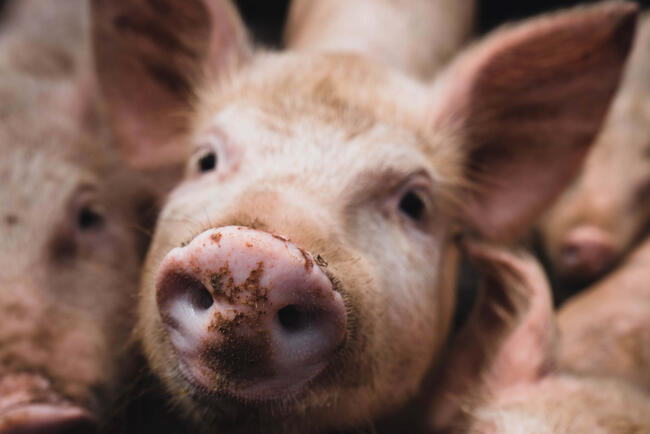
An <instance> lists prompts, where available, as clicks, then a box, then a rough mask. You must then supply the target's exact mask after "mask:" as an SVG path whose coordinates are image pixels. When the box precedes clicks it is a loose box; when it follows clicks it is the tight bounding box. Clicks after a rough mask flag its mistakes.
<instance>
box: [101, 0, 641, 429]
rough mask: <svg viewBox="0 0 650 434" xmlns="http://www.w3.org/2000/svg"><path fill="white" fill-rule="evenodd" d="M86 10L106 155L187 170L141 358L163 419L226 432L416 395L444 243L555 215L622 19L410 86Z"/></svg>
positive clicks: (328, 416) (150, 275)
mask: <svg viewBox="0 0 650 434" xmlns="http://www.w3.org/2000/svg"><path fill="white" fill-rule="evenodd" d="M92 7H93V12H92V16H93V19H94V22H93V30H94V36H95V39H94V48H95V59H96V62H97V65H96V66H97V73H98V78H99V81H100V84H101V89H102V92H103V96H104V98H105V100H106V103H107V106H108V114H109V116H110V120H111V126H112V130H113V136H114V137H115V139H116V141H117V143H119V146H120V148H121V150H122V152H123V153H124V154H125V155H127V156H129V161H131V163H132V164H134V165H136V166H138V167H147V168H155V167H156V166H157V165H165V164H170V162H173V161H175V159H177V158H179V156H182V155H183V154H188V155H189V157H188V158H187V170H186V175H185V177H184V179H183V180H182V181H181V182H180V183H179V185H178V186H177V187H176V188H175V189H174V190H173V191H172V192H171V193H170V195H169V196H168V198H167V200H166V204H165V206H164V209H163V210H162V212H161V215H160V218H159V221H158V224H157V229H156V233H155V235H154V239H153V243H152V246H151V249H150V251H149V254H148V257H147V262H146V269H145V272H144V276H143V281H142V285H141V301H140V306H139V323H138V332H139V338H140V340H141V343H142V347H143V350H144V353H145V356H146V358H147V360H148V363H149V366H150V368H151V370H152V372H153V374H154V375H155V376H157V377H158V378H159V381H160V382H161V383H162V385H163V387H164V392H163V391H161V392H163V393H165V394H166V395H167V397H168V400H169V402H170V403H171V405H173V406H174V407H175V408H176V409H178V411H179V412H180V413H181V414H183V415H185V416H186V417H187V418H188V419H189V420H190V421H191V422H193V424H194V428H193V429H195V430H201V431H205V432H226V433H227V432H246V433H250V432H285V433H288V432H301V433H307V432H325V431H328V430H329V431H331V430H346V429H353V428H356V427H364V426H368V425H370V426H372V425H373V423H374V421H375V420H376V419H378V418H381V417H385V416H387V415H390V414H391V413H395V412H397V411H398V410H399V409H400V408H402V407H403V406H404V405H405V404H406V403H407V401H409V400H410V399H412V398H414V397H415V395H416V394H417V392H418V391H419V389H420V387H421V385H422V383H423V382H424V380H425V377H426V376H427V375H428V374H429V373H430V370H431V367H432V366H433V365H434V364H435V363H437V362H438V359H439V354H440V352H441V349H442V347H443V345H444V343H445V341H446V339H447V334H448V330H449V327H450V321H451V315H452V310H453V308H452V306H453V302H454V295H453V286H454V279H455V268H456V267H455V263H456V249H455V246H454V243H453V238H454V237H453V236H454V234H455V232H456V230H457V228H458V227H462V228H463V229H464V230H467V231H472V232H474V233H476V234H477V235H479V236H482V237H486V238H491V239H494V240H499V241H504V240H508V239H511V238H513V237H515V236H517V235H519V234H521V233H522V232H523V231H525V230H527V229H528V228H529V226H530V225H531V224H532V222H533V221H534V220H535V219H536V218H537V216H538V214H539V213H540V212H541V211H542V209H543V208H544V207H545V206H546V205H547V204H548V203H549V202H550V201H551V200H552V199H553V198H554V197H555V196H556V195H557V194H558V193H559V191H560V190H561V189H562V188H563V187H564V185H565V184H566V183H567V182H568V181H569V179H570V177H571V175H572V174H573V173H574V170H575V168H576V167H577V165H578V164H579V162H580V161H581V158H582V156H583V155H584V154H585V153H586V150H587V147H588V145H589V144H590V143H591V142H592V140H593V137H594V136H595V134H596V132H597V131H598V128H599V125H600V123H601V122H602V119H603V117H604V115H605V113H606V110H607V107H608V104H609V101H610V99H611V97H612V95H613V94H614V91H615V89H616V87H617V83H618V81H619V76H620V73H621V70H622V65H623V63H624V60H625V58H626V56H627V50H628V47H629V45H630V43H631V40H632V36H633V33H634V23H635V17H636V8H635V7H634V6H633V5H631V4H629V3H614V4H606V5H604V6H601V7H598V8H591V9H585V8H581V9H577V10H575V11H570V12H566V13H564V14H559V15H552V16H549V17H544V18H540V19H538V20H534V21H532V22H529V23H526V24H523V25H520V26H516V27H512V28H510V29H508V30H505V31H502V32H498V33H496V34H495V35H493V36H492V37H489V38H487V39H486V40H485V41H484V42H483V43H481V44H478V45H477V46H476V47H474V48H473V49H472V50H470V51H468V52H467V53H466V54H464V55H462V56H461V57H460V58H459V60H458V61H456V62H454V64H453V65H452V67H451V69H450V70H449V71H447V72H446V73H444V74H443V75H442V76H441V78H440V79H439V81H438V82H437V83H436V84H435V85H433V86H426V85H423V84H421V83H419V82H417V81H415V80H413V79H411V78H407V77H405V76H403V75H401V74H400V73H398V72H395V71H392V70H390V69H388V68H386V67H385V66H383V65H382V64H380V63H375V62H373V61H371V60H368V59H364V58H362V57H359V56H355V55H352V54H333V53H330V54H324V53H320V52H316V51H317V50H316V51H314V52H308V51H309V50H306V51H304V52H300V53H292V52H289V53H256V52H255V51H254V50H253V49H252V47H250V45H249V44H248V43H247V38H246V34H245V31H244V29H243V27H242V24H241V23H240V22H239V17H238V16H237V14H236V12H235V10H234V9H233V7H232V5H230V4H229V3H227V2H224V1H209V2H207V1H206V2H204V1H200V0H194V1H187V0H183V1H180V0H179V1H169V2H167V3H165V4H164V5H161V4H160V3H155V2H154V3H152V2H145V1H116V0H112V1H106V0H104V1H99V0H98V1H95V2H93V3H92ZM568 41H571V44H568ZM521 53H526V54H527V55H526V56H522V55H521ZM531 53H532V54H531ZM537 60H540V61H541V64H538V63H537ZM504 77H506V78H507V80H505V79H503V78H504ZM531 105H534V106H535V107H539V110H530V109H529V108H530V106H531ZM551 107H552V109H550V108H551ZM515 114H516V115H515ZM529 116H530V117H529ZM567 119H571V120H572V122H567ZM574 125H578V126H579V128H573V126H574ZM550 137H553V138H554V140H549V138H550ZM503 155H508V156H509V158H508V159H504V158H503ZM533 188H534V189H535V191H536V193H537V194H536V195H534V196H533V195H529V194H527V192H528V191H529V190H530V189H533ZM413 270H417V272H414V271H413ZM378 429H379V428H378Z"/></svg>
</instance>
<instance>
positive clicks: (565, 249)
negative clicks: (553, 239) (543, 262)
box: [557, 225, 617, 280]
mask: <svg viewBox="0 0 650 434" xmlns="http://www.w3.org/2000/svg"><path fill="white" fill-rule="evenodd" d="M616 256H617V252H616V243H615V240H614V238H613V237H612V236H611V235H610V234H608V233H607V232H605V231H604V230H602V229H600V228H598V227H596V226H591V225H585V226H579V227H576V228H574V229H572V230H571V231H570V232H569V233H568V234H567V235H566V237H565V238H564V240H563V242H562V245H561V250H560V257H559V264H558V267H557V268H558V272H559V274H560V275H561V276H562V277H565V278H569V279H581V280H584V279H586V280H589V279H594V278H596V277H598V276H599V275H601V274H603V273H604V272H605V271H607V269H609V268H610V267H611V266H612V264H613V262H614V260H615V258H616Z"/></svg>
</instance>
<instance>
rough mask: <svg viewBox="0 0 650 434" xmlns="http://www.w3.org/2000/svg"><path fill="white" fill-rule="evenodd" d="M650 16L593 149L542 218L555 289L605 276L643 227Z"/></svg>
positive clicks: (649, 171) (648, 183)
mask: <svg viewBox="0 0 650 434" xmlns="http://www.w3.org/2000/svg"><path fill="white" fill-rule="evenodd" d="M649 125H650V13H647V12H646V13H645V14H644V15H643V16H642V17H641V18H640V20H639V32H638V35H637V37H636V40H635V43H634V49H633V52H632V55H631V56H630V59H629V62H628V64H627V67H626V71H625V75H624V79H623V82H622V85H621V89H620V90H619V92H618V94H617V95H616V98H615V100H614V103H613V104H612V108H611V110H610V112H609V114H608V116H607V120H606V121H605V124H604V126H603V129H602V131H601V132H600V133H599V135H598V138H597V139H596V143H595V144H594V146H593V150H592V151H591V153H590V155H589V156H588V158H587V159H586V163H585V165H584V167H583V169H582V171H581V173H580V175H579V177H578V178H577V179H576V181H575V182H574V184H573V185H572V186H571V187H570V188H569V189H567V191H566V193H564V194H563V196H562V197H561V198H560V200H558V202H557V203H556V204H555V205H554V206H553V207H552V208H551V210H550V211H549V212H548V213H547V214H546V215H545V217H544V218H543V220H542V223H541V225H540V238H541V244H542V247H543V248H544V250H545V252H546V255H547V256H548V258H549V262H550V265H551V267H552V270H553V272H554V274H555V275H556V277H558V280H559V281H560V283H567V284H568V285H569V286H571V287H579V286H584V285H585V284H588V283H590V282H592V281H594V280H595V279H597V278H598V277H601V276H602V275H603V274H604V273H606V272H607V271H609V270H611V269H612V268H613V267H615V265H616V264H617V263H618V262H619V261H620V259H621V258H623V257H624V256H625V255H626V254H627V253H628V252H629V251H630V250H631V249H632V248H633V247H634V246H635V245H636V244H637V242H638V241H639V239H641V238H643V236H644V235H645V234H647V230H648V228H649V227H650V126H649Z"/></svg>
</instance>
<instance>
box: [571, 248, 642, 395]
mask: <svg viewBox="0 0 650 434" xmlns="http://www.w3.org/2000/svg"><path fill="white" fill-rule="evenodd" d="M649 282H650V238H646V239H645V240H644V241H643V242H642V244H641V245H640V246H639V247H637V249H636V250H635V251H634V252H633V253H631V254H630V255H629V256H628V257H627V258H626V259H625V261H624V262H623V264H621V265H620V266H619V267H617V269H616V270H615V271H613V272H612V273H611V274H610V275H608V276H607V277H606V278H604V279H602V280H601V281H599V282H598V283H597V284H596V285H594V286H593V287H591V288H589V289H588V290H586V291H585V292H584V293H582V294H579V295H577V296H575V297H574V298H571V299H569V301H568V302H567V304H566V305H564V306H563V307H562V309H560V311H559V313H558V324H559V327H560V330H561V332H562V339H563V345H562V351H561V353H560V361H561V363H562V364H563V365H565V366H567V367H568V368H570V369H572V370H574V371H577V372H579V373H584V374H600V375H602V374H609V375H616V376H618V377H622V378H625V379H626V380H628V381H630V382H631V383H634V384H637V385H640V386H644V387H645V388H646V389H648V390H650V283H649Z"/></svg>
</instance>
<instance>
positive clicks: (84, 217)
mask: <svg viewBox="0 0 650 434" xmlns="http://www.w3.org/2000/svg"><path fill="white" fill-rule="evenodd" d="M103 224H104V216H103V215H102V214H101V212H99V210H97V209H96V208H94V207H92V206H90V205H86V206H83V207H81V209H80V210H79V212H78V213H77V226H78V227H79V229H81V230H91V229H98V228H100V227H101V226H102V225H103Z"/></svg>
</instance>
